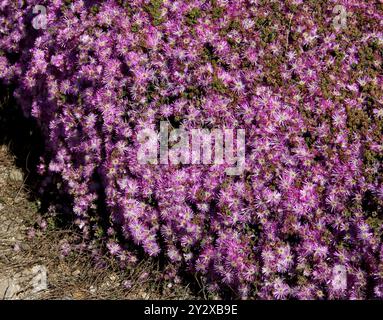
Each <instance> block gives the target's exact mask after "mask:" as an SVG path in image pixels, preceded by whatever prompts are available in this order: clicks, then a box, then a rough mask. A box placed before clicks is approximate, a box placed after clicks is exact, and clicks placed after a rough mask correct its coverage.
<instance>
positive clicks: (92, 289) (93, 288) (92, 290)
mask: <svg viewBox="0 0 383 320" xmlns="http://www.w3.org/2000/svg"><path fill="white" fill-rule="evenodd" d="M96 291H97V290H96V288H95V287H94V286H91V287H90V288H89V292H90V293H92V294H94V293H96Z"/></svg>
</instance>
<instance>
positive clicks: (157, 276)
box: [0, 146, 193, 299]
mask: <svg viewBox="0 0 383 320" xmlns="http://www.w3.org/2000/svg"><path fill="white" fill-rule="evenodd" d="M25 180H26V177H25V175H24V174H23V172H22V171H21V170H20V169H19V168H17V167H16V166H15V161H14V158H13V157H12V156H11V155H10V153H9V150H8V148H7V147H6V146H0V299H4V298H5V299H182V298H189V299H190V298H193V297H192V296H191V293H190V290H189V289H188V287H187V286H185V285H178V284H176V285H175V284H173V283H170V282H168V283H166V282H164V281H163V280H161V271H160V269H159V267H157V266H156V264H155V262H153V261H146V262H145V261H143V262H142V263H141V264H139V265H138V266H136V267H135V268H130V269H127V270H120V269H119V268H118V267H117V266H115V265H114V264H113V261H109V266H108V267H107V268H105V269H99V268H97V267H95V266H94V265H93V264H92V259H91V257H90V255H89V254H88V253H87V252H83V253H80V252H73V253H71V254H70V255H69V256H68V257H66V258H63V257H62V256H61V255H60V243H61V242H60V241H61V240H62V239H63V238H65V239H68V241H69V242H70V241H71V239H75V238H76V234H75V231H73V230H71V229H70V228H69V229H66V230H62V229H59V230H57V229H56V230H51V229H49V228H48V230H46V231H44V232H42V231H38V230H37V232H36V234H35V236H34V237H31V230H34V229H33V226H34V224H35V222H36V220H37V219H38V217H39V214H40V213H39V203H38V201H32V200H30V196H29V192H28V189H27V186H26V185H25V184H24V182H25ZM45 272H46V276H47V287H45V286H44V277H45ZM144 273H149V276H148V277H147V278H146V279H145V280H143V279H142V274H144ZM124 281H130V283H131V284H132V285H131V288H126V287H125V286H124V285H123V284H124Z"/></svg>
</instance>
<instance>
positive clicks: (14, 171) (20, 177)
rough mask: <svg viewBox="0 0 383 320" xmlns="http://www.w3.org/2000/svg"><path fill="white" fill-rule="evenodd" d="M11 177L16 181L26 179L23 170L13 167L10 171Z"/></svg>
mask: <svg viewBox="0 0 383 320" xmlns="http://www.w3.org/2000/svg"><path fill="white" fill-rule="evenodd" d="M9 179H10V180H11V181H14V182H22V181H24V178H23V173H22V172H21V170H18V169H12V170H11V171H10V172H9Z"/></svg>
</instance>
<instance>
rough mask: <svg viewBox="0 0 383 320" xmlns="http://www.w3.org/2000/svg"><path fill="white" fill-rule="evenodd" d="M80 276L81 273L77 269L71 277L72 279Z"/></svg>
mask: <svg viewBox="0 0 383 320" xmlns="http://www.w3.org/2000/svg"><path fill="white" fill-rule="evenodd" d="M80 274H81V271H80V270H78V269H77V270H75V271H73V272H72V276H74V277H78V276H79V275H80Z"/></svg>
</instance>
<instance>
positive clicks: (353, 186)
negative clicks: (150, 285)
mask: <svg viewBox="0 0 383 320" xmlns="http://www.w3.org/2000/svg"><path fill="white" fill-rule="evenodd" d="M35 5H42V6H45V7H46V28H41V29H37V30H36V29H35V28H34V27H33V19H35V18H36V16H37V14H36V13H33V8H34V6H35ZM336 6H340V9H339V10H334V8H335V7H336ZM338 8H339V7H338ZM0 35H1V36H0V79H1V80H2V81H3V83H4V84H7V83H12V84H14V85H15V87H16V90H15V96H16V97H17V99H18V101H19V102H20V104H21V106H22V107H23V110H24V112H25V114H26V115H27V116H32V117H34V118H35V119H36V120H37V122H38V124H39V126H40V128H41V131H42V133H43V136H44V137H45V144H46V153H45V155H44V157H43V158H42V159H41V165H40V166H39V168H38V170H39V172H40V173H41V174H42V175H43V176H44V177H45V184H44V185H43V187H44V186H45V188H49V187H50V186H52V184H55V185H58V186H59V188H60V189H61V191H63V192H65V193H66V194H68V195H70V197H71V199H72V200H73V212H74V214H75V216H76V220H75V222H76V224H78V226H79V227H80V228H81V229H82V230H83V233H84V236H85V237H86V238H90V239H94V238H96V237H100V236H103V235H102V227H103V228H105V230H107V232H106V234H105V236H106V237H108V239H109V240H108V241H109V243H108V246H107V247H108V249H109V251H110V253H111V254H112V255H114V256H116V259H119V260H120V261H121V263H124V262H126V261H134V260H135V259H136V256H135V254H137V252H138V251H139V250H142V251H144V252H145V254H147V255H150V256H158V255H163V256H165V257H166V258H167V259H168V260H169V261H171V265H172V266H173V268H174V269H173V274H174V275H176V274H177V273H178V272H182V273H183V272H184V271H185V270H186V271H187V272H189V273H196V274H198V275H199V276H200V277H202V279H203V281H204V282H205V283H207V284H208V287H209V290H210V291H211V292H232V293H233V294H234V295H235V297H239V298H251V299H253V298H258V299H286V298H298V299H322V298H324V299H336V298H346V299H365V298H383V245H382V239H383V238H382V237H383V224H382V223H383V210H382V207H383V183H382V182H383V176H382V171H383V168H382V158H383V72H382V71H383V4H382V2H381V1H380V2H379V1H376V0H366V1H358V0H337V1H335V0H334V1H324V0H307V1H302V0H285V1H282V0H279V1H277V0H274V1H273V0H233V1H231V0H190V1H181V0H180V1H177V0H175V1H172V0H108V1H86V0H73V1H71V0H26V1H11V0H1V1H0ZM160 121H168V122H169V124H170V127H171V128H181V127H182V128H185V129H193V128H207V129H214V128H241V129H244V130H245V132H246V163H245V170H244V171H243V173H242V174H241V175H239V176H228V175H227V174H225V170H224V169H225V168H226V165H225V164H222V165H202V164H201V165H193V164H187V165H185V164H184V165H183V164H178V165H172V164H170V165H161V164H159V165H154V164H139V163H138V162H137V150H138V148H139V142H138V139H137V135H138V132H139V131H140V130H142V129H145V128H155V129H158V126H159V123H160ZM101 211H103V212H104V211H105V212H106V217H105V214H103V215H102V217H101V216H100V215H99V212H101ZM342 273H343V276H344V279H342Z"/></svg>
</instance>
